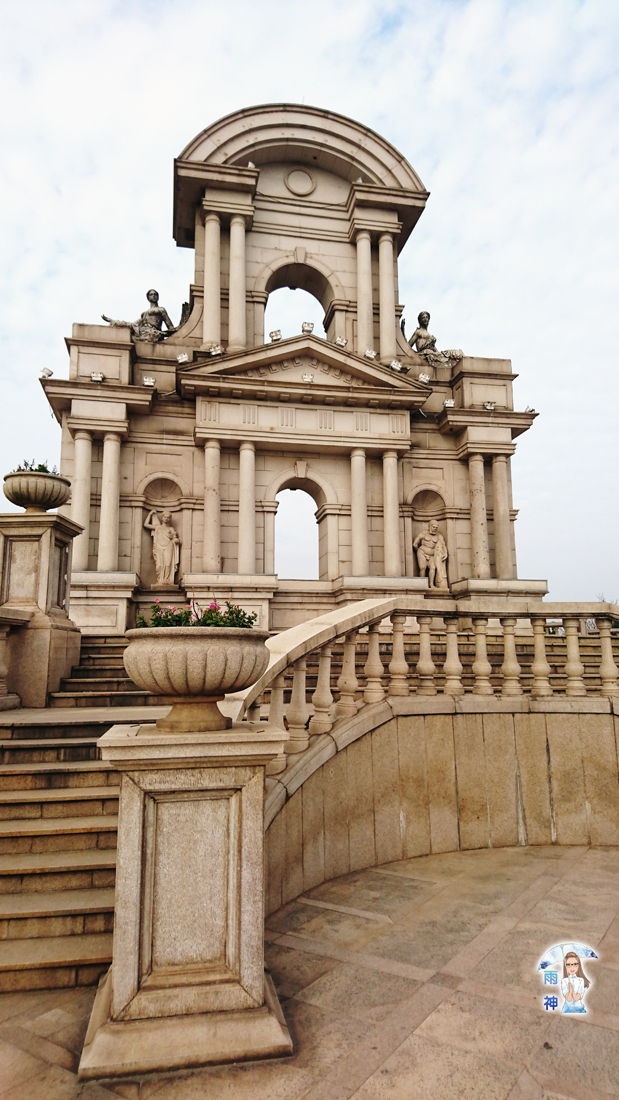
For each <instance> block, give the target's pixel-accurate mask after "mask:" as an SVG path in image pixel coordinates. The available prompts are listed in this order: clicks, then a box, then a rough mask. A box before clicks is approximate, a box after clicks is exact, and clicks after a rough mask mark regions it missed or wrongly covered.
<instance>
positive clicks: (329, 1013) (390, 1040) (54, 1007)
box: [0, 847, 619, 1100]
mask: <svg viewBox="0 0 619 1100" xmlns="http://www.w3.org/2000/svg"><path fill="white" fill-rule="evenodd" d="M618 871H619V850H617V849H611V848H597V849H593V848H592V849H589V848H559V847H546V848H510V849H507V848H502V849H495V850H491V851H489V850H479V851H472V852H461V853H460V852H456V853H448V854H445V855H436V856H423V857H420V858H418V859H410V860H404V861H400V862H398V863H396V864H390V865H383V866H381V867H376V868H372V869H370V870H368V871H361V872H356V873H354V874H349V875H345V876H343V877H342V878H339V879H335V880H334V881H332V882H329V883H325V884H324V885H323V886H320V887H317V888H316V889H314V890H311V891H310V892H309V894H308V896H307V897H306V898H303V897H301V898H297V899H296V900H295V901H293V902H290V903H289V904H288V905H286V906H284V907H283V909H280V910H279V912H278V913H274V914H273V915H272V916H271V917H270V918H269V919H268V920H267V928H266V936H265V939H266V959H267V965H268V966H269V967H270V970H271V973H272V976H273V979H274V982H275V985H276V987H277V989H278V992H279V996H280V999H281V1003H282V1007H283V1010H284V1013H285V1015H286V1018H287V1021H288V1023H289V1026H290V1028H291V1031H292V1034H293V1036H294V1040H295V1051H296V1052H295V1054H294V1055H293V1057H291V1058H288V1059H285V1060H282V1061H271V1062H264V1063H260V1064H258V1063H251V1064H247V1065H235V1066H222V1067H214V1068H211V1069H207V1070H202V1071H199V1072H187V1073H185V1074H181V1075H174V1076H165V1075H160V1076H158V1077H157V1078H150V1079H146V1078H144V1079H141V1080H139V1081H131V1082H121V1083H119V1082H114V1083H111V1082H101V1083H100V1084H93V1083H89V1084H84V1085H82V1084H80V1083H79V1082H78V1081H77V1076H76V1072H77V1065H78V1062H79V1055H80V1051H81V1046H82V1043H83V1039H84V1035H85V1032H86V1027H87V1024H88V1019H89V1015H90V1009H91V1005H92V1001H93V998H94V990H93V989H90V988H88V989H70V990H65V991H63V990H54V991H50V992H35V993H9V994H3V995H1V996H0V1100H114V1098H118V1097H124V1098H125V1100H150V1098H151V1097H157V1100H203V1098H204V1100H609V1098H610V1097H619V874H618V873H617V872H618ZM377 917H378V918H380V917H383V918H384V919H383V920H380V919H377ZM565 939H576V940H578V941H581V942H584V943H588V944H589V945H591V946H592V947H594V948H595V950H596V951H597V952H598V954H599V956H600V957H599V961H598V962H592V963H591V964H588V965H587V967H586V970H587V974H588V976H589V977H590V978H591V981H592V984H591V988H590V990H589V992H588V994H587V1014H586V1016H582V1017H579V1018H574V1017H569V1016H565V1015H561V1014H560V1013H559V1012H555V1013H553V1012H550V1011H546V1012H545V1011H544V1009H543V1006H542V996H543V987H542V985H541V981H540V978H539V975H538V974H537V973H536V969H535V968H536V965H537V961H538V959H539V956H540V954H541V953H542V952H543V951H544V950H545V949H546V948H547V947H549V946H551V945H552V944H554V943H557V942H560V941H561V940H565Z"/></svg>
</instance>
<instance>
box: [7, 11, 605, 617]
mask: <svg viewBox="0 0 619 1100" xmlns="http://www.w3.org/2000/svg"><path fill="white" fill-rule="evenodd" d="M3 31H4V34H3V46H2V52H1V54H0V60H1V62H2V64H1V65H0V73H1V75H0V94H2V101H3V103H4V104H5V109H4V110H3V112H2V117H1V118H0V132H1V133H2V148H3V153H4V156H3V168H2V178H1V183H0V187H1V191H0V196H1V203H2V205H1V210H2V215H1V225H0V247H1V249H2V257H3V263H2V273H1V275H0V279H1V282H0V303H1V305H2V321H1V324H0V339H1V340H2V353H3V354H2V367H1V370H2V375H1V377H2V386H3V389H2V394H3V397H2V404H3V412H4V416H3V431H2V436H1V438H0V457H1V459H2V464H3V466H2V468H3V469H4V470H8V469H10V468H11V466H13V465H14V464H15V462H16V461H18V460H19V459H21V458H22V457H24V455H29V456H30V457H32V456H37V457H47V458H48V459H49V460H50V461H53V460H54V459H55V458H56V457H57V453H58V431H57V428H56V427H55V426H54V422H53V421H52V420H51V419H50V416H49V412H48V410H47V407H46V403H45V401H44V399H43V396H42V394H41V393H40V389H39V384H38V382H37V374H38V371H39V369H40V367H41V366H42V365H44V364H45V365H48V366H50V367H51V368H52V369H53V370H54V371H55V372H56V374H57V375H58V374H59V375H63V374H65V373H66V362H67V361H66V352H65V348H64V343H63V337H64V336H65V335H67V334H68V333H69V332H70V326H71V323H72V322H73V321H96V320H97V319H98V317H99V315H100V313H101V312H105V313H109V314H110V315H113V316H124V315H126V314H128V315H133V314H135V315H137V313H138V312H139V310H140V308H141V306H142V300H143V294H144V292H145V290H146V288H147V287H149V286H153V285H154V286H156V287H157V288H158V289H159V291H160V293H161V300H162V302H163V304H165V305H166V307H167V308H168V310H169V312H170V313H171V315H172V317H175V316H177V315H178V314H179V310H180V305H181V303H182V302H183V301H184V300H185V298H186V297H187V286H188V283H189V282H190V281H191V277H192V271H191V260H192V254H191V253H190V252H189V251H188V250H179V249H176V247H175V245H174V242H173V241H172V239H171V232H170V226H171V205H172V160H173V157H174V156H176V155H178V153H179V152H180V150H181V149H182V148H183V147H184V145H185V144H186V143H187V142H188V141H189V140H190V139H191V138H192V137H193V136H194V134H196V133H197V132H199V131H200V130H201V129H202V128H203V127H204V126H206V125H208V124H210V123H211V122H212V121H214V120H215V119H216V118H218V117H220V116H221V115H223V114H226V113H228V112H229V111H232V110H236V109H238V108H239V107H242V106H245V105H250V104H253V103H259V102H273V101H293V102H301V101H302V100H303V99H304V100H305V102H306V103H311V104H314V105H316V106H322V107H328V108H331V109H333V110H335V111H339V112H341V113H343V114H348V115H351V116H352V117H353V118H357V119H359V120H360V121H361V122H364V123H366V124H367V125H369V126H371V127H373V128H374V129H376V130H378V131H379V132H380V133H382V134H383V135H384V136H385V137H386V138H388V139H389V140H391V141H392V142H393V143H394V144H395V145H396V146H397V147H398V148H399V149H400V150H401V151H402V153H403V154H404V155H405V156H406V157H407V158H408V159H409V160H410V161H411V163H412V164H413V166H414V167H415V168H416V170H417V171H418V172H419V174H420V176H421V178H422V180H423V181H424V183H425V185H426V186H427V187H428V188H429V189H430V190H431V192H432V194H431V198H430V201H429V203H428V207H427V210H426V212H425V213H424V216H423V218H422V219H421V221H420V223H419V225H418V227H417V229H416V230H415V233H414V234H413V236H412V238H411V239H410V241H409V244H408V245H407V248H406V250H405V251H404V253H403V255H402V258H401V266H400V283H401V289H400V297H401V300H402V301H403V302H405V303H406V304H407V313H408V318H409V327H410V322H411V321H412V319H413V318H414V316H416V314H417V313H418V312H419V309H420V308H422V307H426V308H428V309H430V311H431V313H432V330H433V331H434V332H435V333H436V335H437V337H438V340H439V344H440V345H442V346H443V347H452V346H456V347H458V346H462V347H464V348H465V350H466V351H468V352H470V353H472V354H478V355H498V356H501V357H503V356H504V357H511V358H512V359H513V363H514V370H515V371H516V372H518V373H519V374H520V378H519V380H518V382H517V383H516V395H517V404H518V405H519V407H524V406H525V405H527V404H529V405H533V406H534V407H535V408H537V409H538V411H540V412H541V413H542V414H543V415H542V416H540V418H539V420H538V421H537V422H536V424H535V426H534V427H533V429H532V430H531V432H530V433H528V434H527V435H525V436H524V437H522V438H521V440H520V442H519V446H518V452H517V455H516V459H515V461H514V496H515V504H516V506H517V507H519V508H520V509H521V512H520V518H519V521H518V545H519V562H520V574H521V576H535V577H539V576H548V578H549V579H550V580H551V582H552V593H551V594H552V596H554V597H555V598H557V599H559V598H577V597H581V598H594V597H595V595H596V593H598V592H600V591H605V592H606V593H607V595H608V594H609V593H611V591H612V592H615V591H616V590H619V584H617V568H616V565H615V557H616V555H615V553H614V547H615V543H616V542H617V539H618V536H619V521H618V520H617V511H618V510H617V508H616V507H615V506H614V499H613V498H614V489H615V482H616V477H617V470H616V466H617V463H616V457H615V455H616V420H617V413H616V408H617V403H618V398H619V393H618V388H619V387H618V383H617V370H618V364H617V359H618V354H617V349H618V348H619V339H618V336H617V332H616V325H615V314H616V305H615V303H616V299H617V290H618V287H617V282H618V279H617V262H616V257H617V251H618V249H617V227H616V226H617V222H616V212H615V202H616V200H615V194H616V188H617V164H618V159H619V158H618V155H617V138H618V127H617V118H618V117H619V112H618V106H619V104H618V102H617V100H618V98H619V90H618V89H619V84H618V83H617V80H616V75H617V74H616V61H615V59H616V57H617V48H618V45H619V41H618V40H619V8H618V7H617V6H616V5H613V4H609V3H607V2H606V0H582V2H577V0H546V2H545V3H544V4H543V5H541V4H539V3H538V2H526V0H522V2H521V0H466V2H458V0H408V2H405V3H393V2H392V3H378V0H361V2H356V0H355V2H353V0H339V2H338V0H329V2H327V0H315V2H312V3H311V4H309V3H307V2H306V0H297V3H295V4H284V3H281V2H279V3H274V2H273V0H263V2H262V3H261V4H255V3H250V2H243V0H229V2H228V3H227V4H220V3H214V2H212V0H207V2H204V0H174V2H161V0H159V2H158V0H148V2H146V0H144V2H128V3H123V4H122V5H121V4H118V3H114V2H112V0H99V2H98V3H97V4H96V5H95V4H88V3H86V4H84V3H83V0H73V2H70V0H61V2H56V3H54V2H50V0H47V2H44V0H22V2H21V3H20V4H19V5H13V6H5V8H4V10H3Z"/></svg>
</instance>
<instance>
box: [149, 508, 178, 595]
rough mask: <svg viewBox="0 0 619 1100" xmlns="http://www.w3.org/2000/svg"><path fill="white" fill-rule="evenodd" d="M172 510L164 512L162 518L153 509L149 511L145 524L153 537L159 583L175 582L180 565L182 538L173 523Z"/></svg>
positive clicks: (169, 583)
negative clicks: (175, 575)
mask: <svg viewBox="0 0 619 1100" xmlns="http://www.w3.org/2000/svg"><path fill="white" fill-rule="evenodd" d="M171 519H172V515H171V513H170V512H162V513H161V519H159V517H158V515H157V513H156V512H155V511H154V510H153V511H152V512H149V513H148V515H147V517H146V519H145V521H144V526H145V527H146V528H147V529H148V530H149V531H150V533H151V535H152V539H153V557H154V559H155V570H156V573H157V584H158V585H171V584H174V574H175V573H176V569H177V566H178V559H179V553H180V551H179V547H180V539H179V537H178V535H177V534H176V531H175V530H174V528H173V526H172V524H171V522H170V521H171Z"/></svg>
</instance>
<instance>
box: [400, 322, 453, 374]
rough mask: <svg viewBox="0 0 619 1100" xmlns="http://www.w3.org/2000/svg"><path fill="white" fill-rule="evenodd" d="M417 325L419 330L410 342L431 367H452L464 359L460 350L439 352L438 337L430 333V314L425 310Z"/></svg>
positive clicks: (416, 330)
mask: <svg viewBox="0 0 619 1100" xmlns="http://www.w3.org/2000/svg"><path fill="white" fill-rule="evenodd" d="M417 324H418V328H416V329H415V331H414V333H413V335H412V336H411V338H410V340H409V341H408V342H409V344H410V346H411V347H412V348H415V350H416V351H417V354H418V355H421V356H423V358H424V359H425V361H426V363H429V365H430V366H431V367H451V366H453V365H454V363H458V362H459V361H460V359H462V352H461V351H460V349H459V348H458V349H456V350H452V351H437V348H436V336H432V335H431V334H430V333H429V332H428V325H429V324H430V314H429V313H427V312H426V311H425V310H423V311H422V312H421V313H420V314H419V316H418V318H417Z"/></svg>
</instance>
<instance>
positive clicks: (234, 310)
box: [228, 214, 247, 352]
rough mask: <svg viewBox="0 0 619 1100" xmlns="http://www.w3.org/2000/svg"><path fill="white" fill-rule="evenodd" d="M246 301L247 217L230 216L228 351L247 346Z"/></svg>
mask: <svg viewBox="0 0 619 1100" xmlns="http://www.w3.org/2000/svg"><path fill="white" fill-rule="evenodd" d="M246 308H247V307H246V303H245V218H244V217H243V215H242V214H233V215H232V217H231V218H230V295H229V299H228V351H231V352H234V351H244V350H245V348H246V347H247V320H246V315H247V314H246Z"/></svg>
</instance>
